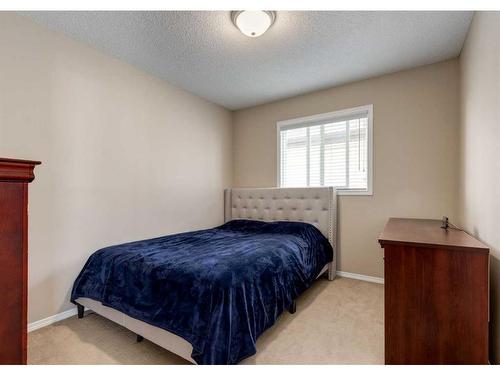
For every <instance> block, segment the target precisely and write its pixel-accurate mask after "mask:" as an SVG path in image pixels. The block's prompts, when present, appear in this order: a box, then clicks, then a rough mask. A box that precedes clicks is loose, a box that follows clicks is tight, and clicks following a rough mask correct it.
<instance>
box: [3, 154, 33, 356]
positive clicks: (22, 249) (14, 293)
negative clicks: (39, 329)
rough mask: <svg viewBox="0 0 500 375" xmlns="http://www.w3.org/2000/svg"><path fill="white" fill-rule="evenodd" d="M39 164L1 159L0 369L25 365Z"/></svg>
mask: <svg viewBox="0 0 500 375" xmlns="http://www.w3.org/2000/svg"><path fill="white" fill-rule="evenodd" d="M37 164H40V162H38V161H28V160H16V159H3V158H0V298H1V308H0V365H3V364H26V339H27V311H28V309H27V303H28V183H29V182H31V181H33V179H34V178H35V175H34V174H33V169H34V167H35V165H37Z"/></svg>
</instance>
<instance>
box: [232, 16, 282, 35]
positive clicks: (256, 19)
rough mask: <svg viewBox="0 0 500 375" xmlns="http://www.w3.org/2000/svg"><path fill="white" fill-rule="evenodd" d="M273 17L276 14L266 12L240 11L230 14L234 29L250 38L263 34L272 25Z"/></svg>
mask: <svg viewBox="0 0 500 375" xmlns="http://www.w3.org/2000/svg"><path fill="white" fill-rule="evenodd" d="M275 17H276V13H275V12H273V11H268V10H241V11H236V12H232V14H231V18H232V20H233V23H234V24H235V25H236V27H237V28H238V29H240V31H241V32H242V33H243V34H245V35H246V36H249V37H250V38H256V37H258V36H261V35H262V34H264V33H265V32H266V31H267V29H269V27H270V26H271V25H272V24H273V22H274V19H275Z"/></svg>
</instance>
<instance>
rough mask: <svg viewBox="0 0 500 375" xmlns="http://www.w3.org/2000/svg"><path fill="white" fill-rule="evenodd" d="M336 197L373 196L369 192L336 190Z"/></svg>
mask: <svg viewBox="0 0 500 375" xmlns="http://www.w3.org/2000/svg"><path fill="white" fill-rule="evenodd" d="M337 195H373V191H371V190H342V189H338V190H337Z"/></svg>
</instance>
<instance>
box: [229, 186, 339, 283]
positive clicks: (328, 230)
mask: <svg viewBox="0 0 500 375" xmlns="http://www.w3.org/2000/svg"><path fill="white" fill-rule="evenodd" d="M232 219H252V220H263V221H302V222H305V223H309V224H312V225H314V226H315V227H316V228H318V229H319V230H320V231H321V233H323V235H324V236H325V237H327V238H328V240H329V241H330V243H331V245H332V247H333V250H334V262H333V264H332V268H333V269H332V270H330V273H332V272H333V273H334V272H335V266H336V262H335V258H336V254H337V246H336V245H337V194H336V192H335V189H334V188H332V187H311V188H237V189H226V190H225V191H224V221H229V220H232ZM333 277H334V276H333Z"/></svg>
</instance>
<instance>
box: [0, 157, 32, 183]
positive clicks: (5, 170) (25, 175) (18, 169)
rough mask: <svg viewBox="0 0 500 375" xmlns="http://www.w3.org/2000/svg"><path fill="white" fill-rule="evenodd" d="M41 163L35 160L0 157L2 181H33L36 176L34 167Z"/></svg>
mask: <svg viewBox="0 0 500 375" xmlns="http://www.w3.org/2000/svg"><path fill="white" fill-rule="evenodd" d="M39 164H41V162H39V161H34V160H20V159H7V158H0V182H21V183H23V182H31V181H33V179H34V178H35V174H34V172H33V169H34V168H35V166H36V165H39Z"/></svg>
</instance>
